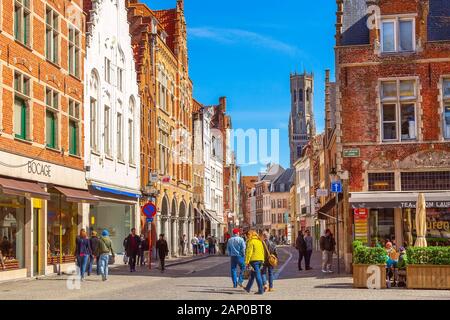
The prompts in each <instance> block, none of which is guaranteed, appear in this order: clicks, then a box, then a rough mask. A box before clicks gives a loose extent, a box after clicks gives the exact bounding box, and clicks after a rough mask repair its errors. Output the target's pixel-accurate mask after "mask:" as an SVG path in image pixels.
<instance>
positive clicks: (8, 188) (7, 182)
mask: <svg viewBox="0 0 450 320" xmlns="http://www.w3.org/2000/svg"><path fill="white" fill-rule="evenodd" d="M0 188H1V190H2V192H3V193H4V194H9V195H15V196H22V197H26V198H39V199H45V200H50V194H49V193H47V192H45V190H44V189H43V188H41V186H39V184H37V183H36V182H27V181H21V180H16V179H8V178H0Z"/></svg>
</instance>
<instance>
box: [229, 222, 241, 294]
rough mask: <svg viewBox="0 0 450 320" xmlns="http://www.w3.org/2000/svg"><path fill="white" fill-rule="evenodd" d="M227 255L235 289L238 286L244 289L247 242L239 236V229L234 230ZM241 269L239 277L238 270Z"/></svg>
mask: <svg viewBox="0 0 450 320" xmlns="http://www.w3.org/2000/svg"><path fill="white" fill-rule="evenodd" d="M226 251H227V254H228V256H229V257H230V262H231V268H230V271H231V280H232V281H233V288H237V286H240V287H243V285H242V282H243V281H244V270H245V241H244V239H242V238H241V237H240V236H239V229H237V228H236V229H234V230H233V236H232V237H231V238H230V239H229V240H228V242H227V249H226ZM238 267H239V275H237V268H238Z"/></svg>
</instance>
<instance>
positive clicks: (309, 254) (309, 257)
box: [305, 250, 312, 268]
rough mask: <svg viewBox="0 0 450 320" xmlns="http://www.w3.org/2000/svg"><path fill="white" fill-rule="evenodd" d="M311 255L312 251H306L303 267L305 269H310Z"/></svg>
mask: <svg viewBox="0 0 450 320" xmlns="http://www.w3.org/2000/svg"><path fill="white" fill-rule="evenodd" d="M311 255H312V250H306V255H305V265H306V268H310V267H311V265H310V263H311Z"/></svg>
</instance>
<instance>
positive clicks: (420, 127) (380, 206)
mask: <svg viewBox="0 0 450 320" xmlns="http://www.w3.org/2000/svg"><path fill="white" fill-rule="evenodd" d="M337 6H338V10H337V30H336V45H337V47H336V81H337V97H338V99H337V110H336V141H337V146H336V148H337V172H338V174H339V175H340V176H341V179H343V180H344V182H345V181H346V182H347V183H348V188H344V200H345V201H343V203H342V206H341V210H343V211H342V212H344V215H343V220H344V222H343V226H342V233H341V234H343V240H344V241H343V243H342V249H343V250H344V251H345V253H346V256H345V257H346V260H347V263H349V261H350V257H349V255H348V254H349V253H350V252H351V240H352V238H357V239H360V240H362V241H363V242H366V243H368V244H370V245H374V244H375V243H377V242H381V241H384V240H386V239H389V240H394V241H396V243H397V244H398V245H403V244H405V245H411V244H412V242H413V238H414V237H415V230H414V228H415V227H414V215H415V209H414V208H415V202H416V200H417V194H418V192H425V198H426V200H427V201H429V203H428V209H427V218H428V221H429V222H431V221H448V220H449V219H450V212H449V211H448V207H449V203H448V199H449V190H450V185H449V181H450V142H449V140H448V138H450V132H449V129H450V120H449V115H450V110H449V109H450V108H449V107H448V98H449V95H450V58H449V57H450V24H449V17H450V9H449V7H448V3H447V2H446V1H441V0H417V1H401V0H392V1H365V0H361V1H346V0H338V1H337ZM370 6H372V7H371V8H370V10H368V8H369V7H370ZM373 8H375V11H373ZM368 12H374V13H375V14H374V15H369V16H367V13H368ZM376 13H379V14H376ZM369 27H370V28H369ZM347 179H348V180H347ZM344 186H345V183H344ZM357 209H361V210H359V211H357V214H359V213H362V214H363V216H367V221H366V222H365V223H366V225H365V226H364V224H363V225H362V226H361V228H362V229H360V230H359V231H358V232H357V234H353V235H352V223H353V215H354V213H355V210H357ZM427 237H428V238H430V240H431V242H433V241H434V242H447V241H448V240H449V238H448V230H444V229H441V230H439V229H436V228H435V229H431V230H429V232H428V235H427Z"/></svg>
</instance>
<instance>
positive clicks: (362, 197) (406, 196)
mask: <svg viewBox="0 0 450 320" xmlns="http://www.w3.org/2000/svg"><path fill="white" fill-rule="evenodd" d="M418 195H419V192H352V193H351V195H350V200H349V202H350V204H351V206H352V207H353V208H354V209H356V208H415V207H416V202H417V197H418ZM424 195H425V201H426V205H427V208H449V207H450V192H448V191H447V192H446V191H442V192H424Z"/></svg>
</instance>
